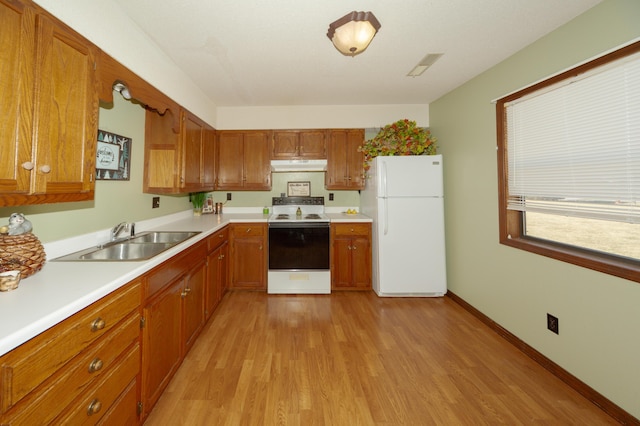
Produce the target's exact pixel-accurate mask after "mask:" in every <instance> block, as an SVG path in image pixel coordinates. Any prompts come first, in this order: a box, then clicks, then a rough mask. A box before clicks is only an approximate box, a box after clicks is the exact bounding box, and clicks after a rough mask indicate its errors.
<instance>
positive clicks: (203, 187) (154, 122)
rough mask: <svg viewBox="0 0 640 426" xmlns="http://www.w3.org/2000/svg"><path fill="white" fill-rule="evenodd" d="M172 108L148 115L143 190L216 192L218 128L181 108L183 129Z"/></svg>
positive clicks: (177, 192) (146, 118)
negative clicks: (176, 127) (176, 126)
mask: <svg viewBox="0 0 640 426" xmlns="http://www.w3.org/2000/svg"><path fill="white" fill-rule="evenodd" d="M173 114H174V113H173V111H171V110H167V111H166V112H165V114H164V115H160V114H158V113H157V112H155V111H152V110H147V112H146V116H145V156H144V183H143V185H144V192H148V193H154V194H182V193H187V192H201V191H213V184H214V168H215V130H214V129H213V128H212V127H211V126H209V125H207V124H206V123H205V122H203V121H202V120H200V119H198V118H197V117H195V116H194V115H192V114H190V113H188V112H186V111H183V110H181V111H180V112H179V114H180V115H181V118H180V132H179V133H175V132H174V130H173V123H174V120H175V119H174V117H173Z"/></svg>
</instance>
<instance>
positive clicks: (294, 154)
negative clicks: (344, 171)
mask: <svg viewBox="0 0 640 426" xmlns="http://www.w3.org/2000/svg"><path fill="white" fill-rule="evenodd" d="M325 135H326V132H325V131H324V130H274V132H273V138H272V141H271V158H272V159H274V160H289V159H324V158H327V143H326V139H325Z"/></svg>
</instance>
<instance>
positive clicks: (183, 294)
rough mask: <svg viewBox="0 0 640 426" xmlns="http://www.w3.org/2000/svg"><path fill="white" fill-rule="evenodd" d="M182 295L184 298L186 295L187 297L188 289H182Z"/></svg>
mask: <svg viewBox="0 0 640 426" xmlns="http://www.w3.org/2000/svg"><path fill="white" fill-rule="evenodd" d="M180 297H182V298H183V299H184V298H185V297H187V292H186V290H182V293H180Z"/></svg>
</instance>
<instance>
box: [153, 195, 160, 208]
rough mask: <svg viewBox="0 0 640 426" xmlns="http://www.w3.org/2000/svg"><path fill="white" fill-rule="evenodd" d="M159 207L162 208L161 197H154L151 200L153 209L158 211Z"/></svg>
mask: <svg viewBox="0 0 640 426" xmlns="http://www.w3.org/2000/svg"><path fill="white" fill-rule="evenodd" d="M158 207H160V197H153V198H152V199H151V208H152V209H157V208H158Z"/></svg>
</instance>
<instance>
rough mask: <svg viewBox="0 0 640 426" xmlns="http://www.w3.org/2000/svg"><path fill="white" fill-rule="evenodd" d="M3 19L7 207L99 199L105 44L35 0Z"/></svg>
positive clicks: (1, 96)
mask: <svg viewBox="0 0 640 426" xmlns="http://www.w3.org/2000/svg"><path fill="white" fill-rule="evenodd" d="M0 25H1V26H2V34H1V35H0V43H1V45H0V68H1V70H0V72H1V73H2V75H3V76H5V77H6V76H12V78H3V79H2V82H1V83H0V85H2V92H1V93H0V105H1V106H2V114H1V116H0V120H1V121H0V128H1V129H2V131H0V134H1V135H0V153H1V154H2V155H0V157H1V159H0V165H1V166H2V167H1V171H0V189H1V191H0V192H2V195H1V196H0V206H14V205H23V204H40V203H49V202H66V201H82V200H90V199H93V194H94V185H95V182H94V174H95V150H96V138H97V131H98V124H97V121H98V95H97V78H96V70H95V66H96V56H97V52H98V49H97V48H96V47H95V46H94V45H93V44H91V43H90V42H88V41H87V40H86V39H84V38H83V37H81V36H80V35H78V34H77V33H75V32H73V31H72V30H71V29H69V28H68V27H67V26H65V25H64V24H62V23H61V22H59V21H57V20H56V19H55V18H52V17H50V16H49V15H48V14H46V13H45V12H44V11H40V10H39V9H35V6H34V7H33V8H32V7H31V6H22V5H21V4H20V3H18V2H14V1H7V0H1V1H0Z"/></svg>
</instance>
